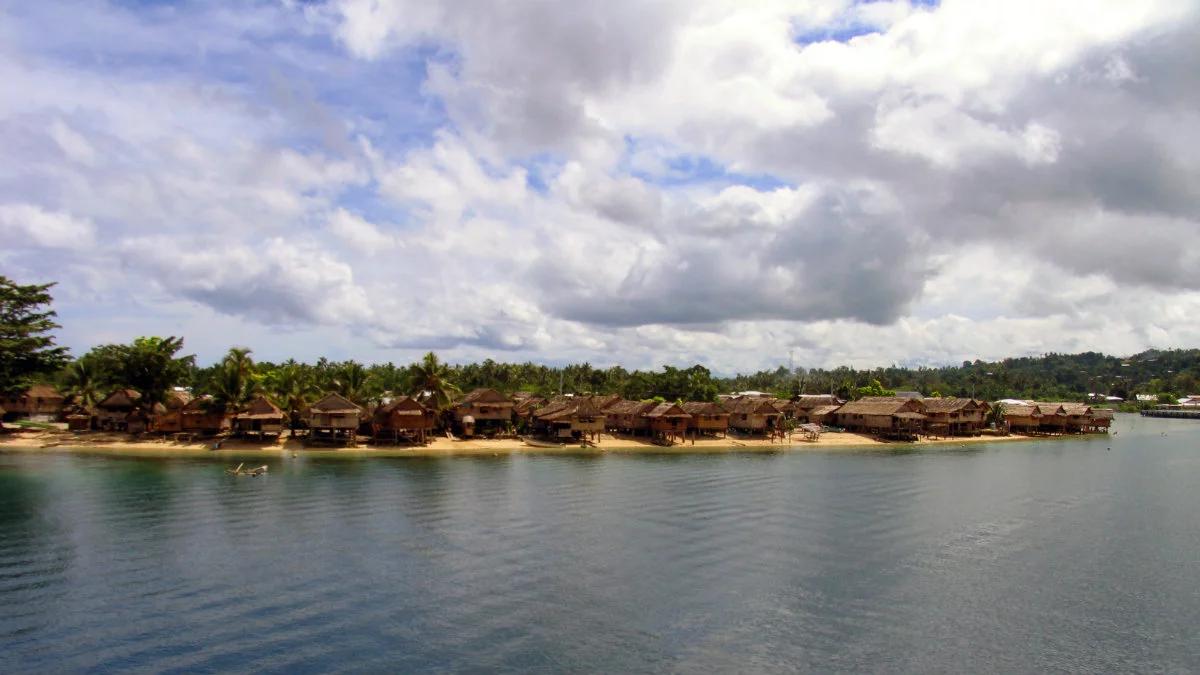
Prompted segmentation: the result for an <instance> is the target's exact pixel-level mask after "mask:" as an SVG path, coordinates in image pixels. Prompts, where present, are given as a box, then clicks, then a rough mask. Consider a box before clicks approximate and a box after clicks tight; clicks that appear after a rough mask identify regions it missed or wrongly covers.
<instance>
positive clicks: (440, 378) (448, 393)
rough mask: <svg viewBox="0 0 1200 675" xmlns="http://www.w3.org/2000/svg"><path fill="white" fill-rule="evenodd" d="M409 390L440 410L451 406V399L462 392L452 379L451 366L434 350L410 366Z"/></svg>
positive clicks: (415, 396)
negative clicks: (440, 359)
mask: <svg viewBox="0 0 1200 675" xmlns="http://www.w3.org/2000/svg"><path fill="white" fill-rule="evenodd" d="M408 371H409V375H408V391H409V393H410V394H411V395H412V396H413V397H414V398H416V399H418V400H420V401H422V402H424V403H427V404H432V405H433V406H434V407H436V408H437V409H438V410H443V409H445V408H447V407H449V406H450V401H451V400H453V399H454V397H456V396H457V395H459V394H461V393H462V390H460V389H459V388H458V386H457V385H455V384H454V383H453V382H451V381H450V367H449V366H447V365H446V364H444V363H442V362H441V361H438V357H437V355H436V354H434V353H433V352H429V353H428V354H426V355H425V358H423V359H421V361H420V362H419V363H414V364H412V365H411V366H409V368H408Z"/></svg>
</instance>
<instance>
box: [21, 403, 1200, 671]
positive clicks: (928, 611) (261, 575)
mask: <svg viewBox="0 0 1200 675" xmlns="http://www.w3.org/2000/svg"><path fill="white" fill-rule="evenodd" d="M1117 429H1118V435H1116V436H1114V437H1111V438H1110V437H1094V438H1089V439H1067V440H1055V441H1043V442H1031V443H1025V442H1008V443H997V444H989V445H972V446H966V447H944V446H940V447H936V448H932V449H918V450H915V451H913V450H904V449H899V450H896V451H882V452H881V451H863V452H845V451H837V452H811V453H781V454H730V455H698V456H678V455H662V456H630V455H612V456H595V457H593V456H586V457H559V456H540V457H539V456H505V457H498V458H446V459H407V460H406V459H321V460H318V459H314V458H305V457H304V456H303V455H301V456H300V457H298V458H294V459H293V458H286V459H281V460H271V461H269V462H268V463H269V464H270V465H271V474H270V475H269V476H268V477H266V478H260V479H251V478H232V477H229V476H226V475H224V474H223V469H224V468H225V464H224V463H223V462H222V463H216V462H211V461H208V460H205V459H119V458H111V457H90V456H82V455H70V454H58V455H30V454H22V453H7V454H5V453H0V672H5V673H13V672H39V673H41V672H62V671H85V670H91V671H101V672H102V671H118V670H120V671H128V670H133V671H154V672H160V671H166V672H184V671H186V672H212V671H221V672H229V671H233V672H239V671H275V672H288V673H295V672H315V671H331V670H339V671H347V670H348V671H413V670H438V671H462V670H473V671H481V670H487V671H493V670H499V671H530V670H536V671H581V670H602V671H606V672H642V671H688V672H692V671H699V672H704V671H709V672H730V671H738V672H753V671H795V670H801V671H822V672H829V671H862V670H870V671H907V672H921V673H925V672H945V671H958V672H964V671H978V670H985V671H1045V670H1066V671H1089V672H1097V671H1105V672H1116V671H1164V670H1165V671H1186V670H1194V669H1197V668H1200V637H1198V635H1200V628H1198V627H1200V422H1196V421H1191V420H1150V419H1142V418H1136V417H1132V416H1121V418H1120V419H1119V420H1118V424H1117ZM1164 433H1165V435H1163V434H1164ZM1110 448H1111V449H1110Z"/></svg>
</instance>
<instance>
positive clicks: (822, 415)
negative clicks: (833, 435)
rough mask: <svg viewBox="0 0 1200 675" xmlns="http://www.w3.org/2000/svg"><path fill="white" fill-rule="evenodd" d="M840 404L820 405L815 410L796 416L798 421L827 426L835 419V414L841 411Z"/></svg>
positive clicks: (809, 409) (801, 412)
mask: <svg viewBox="0 0 1200 675" xmlns="http://www.w3.org/2000/svg"><path fill="white" fill-rule="evenodd" d="M841 407H842V405H841V404H840V403H832V404H829V405H819V406H816V407H815V408H808V409H807V410H800V411H798V412H797V414H796V419H798V420H800V421H801V422H805V423H809V424H827V423H829V422H831V421H833V419H834V417H833V416H834V414H835V413H837V411H838V410H840V409H841Z"/></svg>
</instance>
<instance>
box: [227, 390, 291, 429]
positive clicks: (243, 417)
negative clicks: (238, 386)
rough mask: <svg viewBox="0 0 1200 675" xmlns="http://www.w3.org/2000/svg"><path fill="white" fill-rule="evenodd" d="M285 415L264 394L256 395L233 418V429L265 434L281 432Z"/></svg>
mask: <svg viewBox="0 0 1200 675" xmlns="http://www.w3.org/2000/svg"><path fill="white" fill-rule="evenodd" d="M286 417H287V415H286V414H285V413H284V412H283V410H282V409H281V408H280V407H279V406H277V405H275V404H274V403H272V402H271V401H270V399H268V398H267V397H266V396H262V395H261V394H260V395H259V396H256V397H255V398H254V400H253V401H250V403H249V404H247V405H246V409H245V410H243V411H242V412H239V413H238V414H237V415H235V416H234V418H233V430H234V431H235V432H236V433H239V434H257V435H259V436H266V435H267V434H273V435H276V436H280V435H282V434H283V421H284V419H285V418H286Z"/></svg>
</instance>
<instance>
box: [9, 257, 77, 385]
mask: <svg viewBox="0 0 1200 675" xmlns="http://www.w3.org/2000/svg"><path fill="white" fill-rule="evenodd" d="M53 286H54V284H26V285H22V284H17V283H14V282H13V281H12V280H10V279H9V278H8V277H5V276H0V393H10V392H18V391H22V390H24V389H26V388H27V387H29V385H31V384H35V383H36V382H37V381H38V380H39V379H42V378H45V377H47V376H49V375H51V374H53V373H54V372H55V371H57V370H58V369H59V368H61V367H62V366H63V365H64V364H65V363H66V362H67V350H66V348H65V347H57V346H55V344H54V337H53V336H52V335H50V332H51V331H53V330H54V329H56V328H60V327H61V326H59V325H58V324H57V323H55V322H54V317H55V316H56V314H55V313H54V311H53V310H51V309H49V305H50V303H51V302H52V301H53V298H52V297H51V296H50V293H49V290H50V288H51V287H53Z"/></svg>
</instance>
